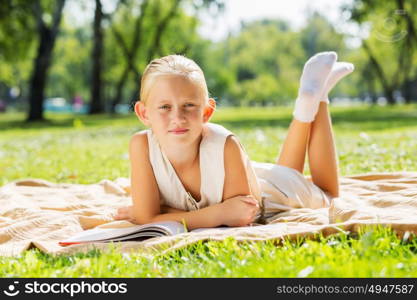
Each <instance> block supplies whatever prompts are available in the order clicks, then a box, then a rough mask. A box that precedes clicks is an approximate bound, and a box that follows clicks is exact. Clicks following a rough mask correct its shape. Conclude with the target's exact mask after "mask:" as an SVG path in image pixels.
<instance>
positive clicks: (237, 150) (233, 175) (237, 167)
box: [223, 135, 252, 200]
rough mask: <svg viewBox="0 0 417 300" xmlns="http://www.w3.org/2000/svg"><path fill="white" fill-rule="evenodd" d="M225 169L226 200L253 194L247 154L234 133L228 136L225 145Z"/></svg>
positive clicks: (224, 192)
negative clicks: (247, 168) (247, 166)
mask: <svg viewBox="0 0 417 300" xmlns="http://www.w3.org/2000/svg"><path fill="white" fill-rule="evenodd" d="M224 171H225V179H224V188H223V199H224V200H227V199H229V198H232V197H235V196H239V195H251V194H252V193H251V189H250V185H249V176H248V174H247V171H246V154H245V153H244V152H243V149H242V147H241V146H240V143H239V141H238V140H237V138H236V137H234V136H232V135H231V136H229V137H228V138H227V140H226V144H225V146H224Z"/></svg>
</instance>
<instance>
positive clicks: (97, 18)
mask: <svg viewBox="0 0 417 300" xmlns="http://www.w3.org/2000/svg"><path fill="white" fill-rule="evenodd" d="M102 19H103V12H102V6H101V0H96V9H95V13H94V24H93V30H94V46H93V51H92V53H91V56H92V60H93V69H92V76H91V81H92V82H91V100H90V112H89V113H90V114H97V113H102V112H103V103H102V79H101V69H102V56H103V29H102V27H101V23H102Z"/></svg>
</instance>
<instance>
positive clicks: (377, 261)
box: [0, 105, 417, 277]
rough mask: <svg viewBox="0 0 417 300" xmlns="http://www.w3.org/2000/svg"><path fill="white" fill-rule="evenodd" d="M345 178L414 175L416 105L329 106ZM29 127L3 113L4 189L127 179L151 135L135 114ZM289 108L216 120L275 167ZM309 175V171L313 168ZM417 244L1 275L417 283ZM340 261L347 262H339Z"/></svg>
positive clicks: (22, 267)
mask: <svg viewBox="0 0 417 300" xmlns="http://www.w3.org/2000/svg"><path fill="white" fill-rule="evenodd" d="M331 112H332V116H333V123H334V129H335V136H336V144H337V149H338V153H339V160H340V172H341V175H342V176H344V175H353V174H358V173H364V172H386V171H404V170H405V171H416V170H417V159H415V157H417V106H416V105H412V106H410V105H402V106H396V107H379V106H376V107H368V106H358V107H349V108H347V107H345V108H343V107H332V108H331ZM47 117H48V119H49V120H50V121H49V122H46V123H35V124H31V125H28V124H26V123H25V122H23V121H22V120H23V118H24V116H23V115H21V114H6V115H0V174H2V176H1V177H0V185H3V184H6V183H8V182H10V181H12V180H16V179H22V178H27V177H32V178H43V179H46V180H50V181H53V182H73V183H86V184H87V183H95V182H98V181H100V180H101V179H103V178H108V179H115V178H117V177H127V176H128V175H129V162H128V155H127V146H128V142H129V137H130V135H131V134H132V133H134V132H136V131H138V130H141V129H143V128H144V127H143V126H142V125H141V124H140V123H139V122H138V121H137V119H136V118H135V117H134V116H133V115H130V116H114V117H110V116H107V115H99V116H92V117H90V116H78V117H73V116H68V115H48V116H47ZM290 120H291V110H290V109H289V108H267V109H263V108H250V109H248V108H239V109H237V108H234V109H232V108H219V109H218V111H217V112H216V114H215V117H214V119H213V122H217V123H220V124H222V125H224V126H226V127H227V128H229V129H230V130H232V131H233V132H235V133H236V135H237V136H238V137H239V138H240V140H241V142H242V144H243V145H244V146H245V148H246V150H247V152H248V153H249V155H250V157H251V158H252V159H253V160H256V161H265V162H273V161H274V160H275V158H276V156H277V155H278V150H279V148H280V146H281V144H282V142H283V140H284V138H285V135H286V132H287V128H288V125H289V123H290ZM306 173H308V168H307V170H306ZM416 246H417V239H416V238H415V237H414V238H413V239H411V240H409V241H408V242H406V241H402V240H400V239H398V238H397V237H396V235H395V234H394V233H393V232H392V231H391V230H389V229H388V228H372V227H371V228H367V229H364V231H363V232H361V233H359V234H356V235H345V234H339V235H335V236H331V237H322V236H317V237H316V238H315V239H312V240H303V239H300V240H298V241H283V242H280V243H278V244H277V243H272V242H263V243H238V242H236V241H235V240H233V239H228V240H226V241H224V242H207V243H198V244H196V245H193V246H190V247H188V248H186V249H182V250H178V251H173V252H172V253H169V254H165V255H152V256H149V255H144V254H140V253H137V254H130V255H126V254H121V253H119V252H118V251H117V246H115V248H114V249H112V250H111V251H109V252H106V253H102V252H98V251H92V252H90V253H88V254H77V255H71V256H58V257H53V256H50V255H45V254H43V253H40V252H38V251H36V250H31V251H27V252H26V253H25V254H23V255H22V256H20V257H14V258H6V257H0V265H1V266H2V267H1V268H0V276H1V277H416V276H417V247H416ZM340 262H343V264H341V263H340Z"/></svg>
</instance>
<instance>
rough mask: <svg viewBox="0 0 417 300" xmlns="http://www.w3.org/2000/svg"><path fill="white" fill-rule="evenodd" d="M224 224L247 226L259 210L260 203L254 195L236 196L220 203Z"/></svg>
mask: <svg viewBox="0 0 417 300" xmlns="http://www.w3.org/2000/svg"><path fill="white" fill-rule="evenodd" d="M220 206H221V208H220V209H221V215H222V218H223V224H224V225H227V226H232V227H235V226H247V225H249V224H250V223H252V222H253V221H254V219H255V216H256V215H257V213H258V212H259V204H258V201H257V200H256V199H254V198H253V197H252V196H250V195H248V196H236V197H233V198H229V199H226V200H225V201H224V202H222V203H220Z"/></svg>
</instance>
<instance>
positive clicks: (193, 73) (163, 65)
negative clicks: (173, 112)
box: [139, 55, 209, 104]
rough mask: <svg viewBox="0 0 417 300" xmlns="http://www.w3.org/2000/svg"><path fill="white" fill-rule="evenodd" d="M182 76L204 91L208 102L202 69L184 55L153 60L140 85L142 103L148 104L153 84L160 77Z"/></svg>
mask: <svg viewBox="0 0 417 300" xmlns="http://www.w3.org/2000/svg"><path fill="white" fill-rule="evenodd" d="M163 75H181V76H185V77H187V78H188V79H190V80H192V81H193V82H195V83H196V84H198V86H199V87H200V88H201V89H202V91H203V93H204V98H205V101H206V102H208V97H209V93H208V89H207V84H206V79H205V77H204V73H203V71H202V70H201V68H200V67H199V66H198V65H197V64H196V63H195V62H194V61H193V60H192V59H189V58H187V57H185V56H182V55H168V56H164V57H161V58H156V59H154V60H152V61H151V62H150V63H149V64H148V65H147V66H146V68H145V71H144V72H143V75H142V79H141V85H140V99H139V100H140V101H142V102H143V103H145V104H146V101H147V98H148V95H149V90H150V88H151V86H152V83H153V82H154V80H155V79H156V78H157V77H158V76H163Z"/></svg>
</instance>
